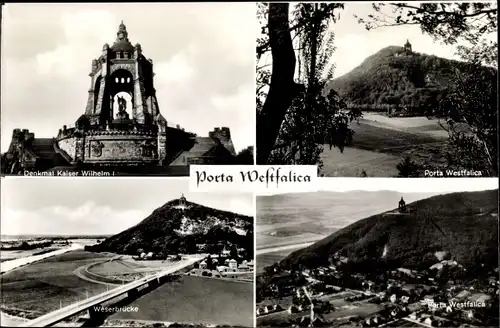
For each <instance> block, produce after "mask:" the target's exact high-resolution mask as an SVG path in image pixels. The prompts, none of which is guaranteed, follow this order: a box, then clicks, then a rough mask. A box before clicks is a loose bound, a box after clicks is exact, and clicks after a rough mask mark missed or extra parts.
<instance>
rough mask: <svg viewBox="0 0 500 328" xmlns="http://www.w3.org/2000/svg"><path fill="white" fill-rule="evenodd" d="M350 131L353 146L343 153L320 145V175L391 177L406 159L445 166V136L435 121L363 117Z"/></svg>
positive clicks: (395, 174)
mask: <svg viewBox="0 0 500 328" xmlns="http://www.w3.org/2000/svg"><path fill="white" fill-rule="evenodd" d="M352 129H353V130H354V132H355V134H354V137H353V142H352V145H351V146H350V147H346V148H345V150H344V153H340V151H339V149H338V148H332V149H330V148H329V145H324V150H323V153H322V155H321V156H322V159H323V163H324V166H323V169H322V171H321V175H323V176H327V177H331V176H342V177H360V176H361V175H362V172H363V171H364V172H366V174H367V176H368V177H393V176H397V174H398V171H397V169H396V165H397V164H398V163H399V162H400V161H401V159H402V158H403V157H404V156H406V155H410V156H411V158H412V160H414V161H416V162H418V163H421V164H425V163H429V164H432V165H438V164H444V163H445V158H444V157H443V147H446V140H447V137H448V136H447V133H446V131H444V130H443V128H441V126H440V125H439V123H438V121H437V120H435V119H432V120H429V119H427V118H425V117H404V118H403V117H393V118H388V117H386V116H384V115H380V114H375V113H364V114H363V118H362V119H360V121H359V124H358V123H353V124H352Z"/></svg>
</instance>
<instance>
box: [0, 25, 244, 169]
mask: <svg viewBox="0 0 500 328" xmlns="http://www.w3.org/2000/svg"><path fill="white" fill-rule="evenodd" d="M154 75H155V73H154V72H153V60H151V59H148V58H146V57H145V56H144V53H143V51H142V47H141V45H140V44H139V43H136V44H135V45H132V43H131V42H130V40H129V35H128V31H127V28H126V26H125V24H124V23H123V21H122V22H121V24H120V25H119V27H118V31H117V33H116V40H115V41H114V43H113V45H112V46H109V45H108V44H107V43H106V44H104V45H103V46H102V50H101V53H100V55H99V56H98V57H97V58H95V59H93V60H92V63H91V70H90V74H89V76H90V88H89V90H88V100H87V105H86V107H85V111H84V113H83V114H82V115H81V116H80V117H79V118H78V119H77V120H76V122H75V124H74V127H68V126H66V125H64V126H63V127H62V129H60V130H59V133H58V134H57V137H56V138H42V139H40V138H35V134H34V133H32V132H30V131H28V130H21V129H15V130H14V132H13V136H12V141H11V145H10V148H9V150H8V152H7V154H4V156H2V166H5V167H4V169H3V171H4V173H10V174H17V173H19V172H21V171H24V170H28V171H30V170H37V171H47V170H51V169H54V168H57V167H64V168H69V167H78V168H88V169H96V168H101V169H103V168H106V167H107V168H110V169H113V170H118V171H120V170H124V171H127V169H130V168H140V169H141V168H147V167H149V168H151V167H157V168H156V169H155V170H156V171H159V172H162V168H163V169H166V168H172V167H183V168H187V167H188V166H189V165H190V164H233V161H234V158H235V155H236V154H235V149H234V146H233V143H232V140H231V134H230V131H229V128H228V127H216V128H214V129H213V131H211V132H209V133H208V137H199V136H196V135H195V134H194V133H190V132H187V131H185V130H184V128H181V127H180V126H179V125H176V126H175V127H172V126H170V125H169V124H167V120H166V119H165V117H164V116H163V115H162V114H161V113H160V109H159V106H158V99H157V98H156V89H155V87H154V79H153V78H154ZM181 110H188V111H189V108H186V109H181ZM207 115H210V113H209V112H207ZM198 119H199V118H198ZM158 167H160V169H158ZM184 171H185V170H184ZM141 172H143V171H141ZM186 173H188V170H187V172H186ZM144 174H147V170H145V171H144ZM182 175H185V174H182Z"/></svg>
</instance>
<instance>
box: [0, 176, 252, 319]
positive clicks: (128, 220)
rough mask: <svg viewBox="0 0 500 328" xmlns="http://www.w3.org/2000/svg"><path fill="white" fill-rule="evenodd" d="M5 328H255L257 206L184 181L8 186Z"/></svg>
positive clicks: (13, 180) (2, 265)
mask: <svg viewBox="0 0 500 328" xmlns="http://www.w3.org/2000/svg"><path fill="white" fill-rule="evenodd" d="M1 187H2V190H1V191H2V193H1V195H2V207H1V216H2V220H1V242H0V246H1V248H0V258H1V262H0V269H1V273H0V282H1V283H0V289H1V302H0V314H1V318H0V320H1V324H2V326H3V327H14V326H15V327H49V326H50V327H101V326H103V327H200V328H202V327H253V326H254V319H255V316H254V233H253V226H254V222H253V217H254V210H255V209H254V197H253V195H252V194H249V193H236V194H235V193H233V194H224V193H210V194H206V193H190V192H189V184H188V179H185V178H156V179H137V178H118V179H116V178H94V179H85V178H59V179H43V178H28V177H27V178H24V177H7V178H4V179H3V181H2V184H1Z"/></svg>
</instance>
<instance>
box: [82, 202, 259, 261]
mask: <svg viewBox="0 0 500 328" xmlns="http://www.w3.org/2000/svg"><path fill="white" fill-rule="evenodd" d="M178 205H179V200H178V199H176V200H172V201H170V202H168V203H166V204H165V205H163V206H161V207H159V208H157V209H156V210H154V211H153V213H152V214H151V215H149V216H148V217H147V218H146V219H144V220H143V221H141V222H140V223H139V224H137V225H135V226H133V227H131V228H129V229H127V230H125V231H122V232H121V233H119V234H117V235H114V236H112V237H109V238H107V239H105V240H103V241H102V242H101V243H100V244H97V245H95V246H91V247H88V250H89V251H95V252H114V253H118V254H131V255H136V254H137V253H138V250H142V251H143V252H153V253H155V254H161V256H160V258H161V257H166V255H168V254H178V253H197V252H198V251H200V250H198V248H197V245H199V244H204V245H205V249H204V250H203V251H202V252H208V253H212V254H217V253H219V252H221V251H222V250H223V249H224V247H226V246H227V248H228V249H229V248H230V247H232V246H235V247H236V248H244V249H245V251H246V255H247V256H248V257H249V258H252V257H253V219H252V218H251V217H248V216H245V215H239V214H235V213H232V212H227V211H221V210H217V209H213V208H210V207H206V206H203V205H199V204H196V203H191V202H186V205H187V208H186V209H182V208H179V207H178ZM185 219H189V220H192V221H198V222H199V229H198V230H194V231H193V233H191V234H178V233H176V230H178V229H180V228H181V225H182V221H183V220H185ZM216 220H218V221H219V222H220V223H219V224H215V221H216ZM235 225H239V226H240V227H241V229H243V230H245V231H247V234H246V235H240V234H238V233H236V232H235V231H234V229H231V227H233V226H235Z"/></svg>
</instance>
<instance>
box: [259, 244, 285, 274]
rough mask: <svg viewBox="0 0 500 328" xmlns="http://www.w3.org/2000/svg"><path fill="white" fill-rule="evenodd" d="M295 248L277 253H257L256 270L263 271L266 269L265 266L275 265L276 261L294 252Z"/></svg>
mask: <svg viewBox="0 0 500 328" xmlns="http://www.w3.org/2000/svg"><path fill="white" fill-rule="evenodd" d="M293 251H294V250H293V249H292V250H290V251H287V252H275V253H266V254H260V255H257V259H256V270H257V273H261V272H263V271H264V268H265V267H267V266H270V265H273V264H274V263H276V262H278V261H281V260H282V259H284V258H285V257H286V256H287V255H288V254H290V253H291V252H293Z"/></svg>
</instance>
